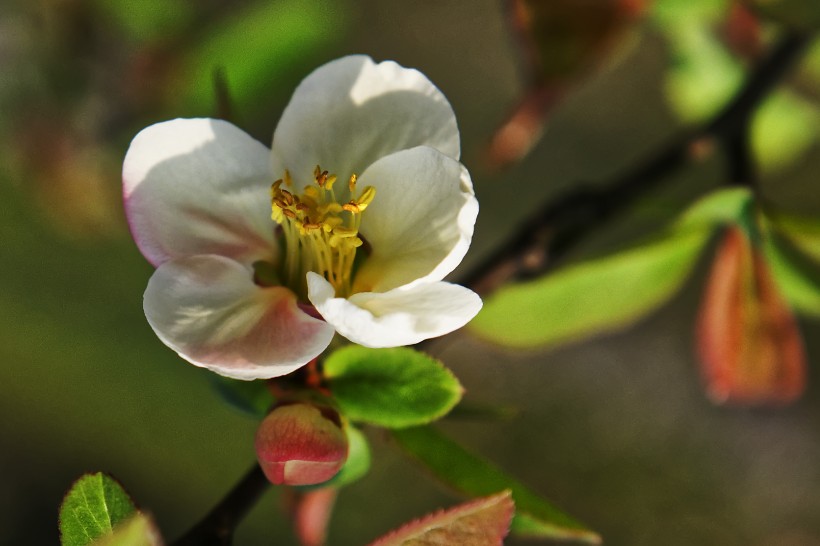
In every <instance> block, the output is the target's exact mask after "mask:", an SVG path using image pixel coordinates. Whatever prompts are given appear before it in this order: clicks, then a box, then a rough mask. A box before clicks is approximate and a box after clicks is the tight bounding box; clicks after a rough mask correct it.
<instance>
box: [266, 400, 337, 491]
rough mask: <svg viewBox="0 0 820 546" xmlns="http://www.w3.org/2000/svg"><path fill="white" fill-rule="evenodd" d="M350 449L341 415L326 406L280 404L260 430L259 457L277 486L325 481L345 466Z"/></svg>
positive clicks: (267, 473) (299, 403) (267, 474)
mask: <svg viewBox="0 0 820 546" xmlns="http://www.w3.org/2000/svg"><path fill="white" fill-rule="evenodd" d="M347 450H348V445H347V435H346V434H345V432H344V430H343V429H342V425H341V420H340V418H339V414H338V413H337V412H336V411H335V410H333V409H332V408H329V407H326V406H315V405H312V404H309V403H303V402H298V403H292V404H287V405H281V406H278V407H277V408H275V409H274V410H273V411H272V412H271V413H270V414H268V416H267V417H265V419H264V420H263V421H262V423H261V424H260V425H259V429H258V430H257V431H256V457H257V459H258V460H259V465H260V466H261V467H262V470H263V471H264V472H265V476H267V478H268V480H270V481H271V483H274V484H276V485H280V484H284V485H312V484H317V483H322V482H325V481H327V480H329V479H330V478H332V477H333V476H335V475H336V473H337V472H339V470H340V469H341V468H342V466H343V465H344V463H345V461H346V460H347Z"/></svg>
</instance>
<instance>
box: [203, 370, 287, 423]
mask: <svg viewBox="0 0 820 546" xmlns="http://www.w3.org/2000/svg"><path fill="white" fill-rule="evenodd" d="M209 375H210V379H211V381H212V382H213V384H214V388H216V390H217V392H218V393H219V394H221V395H222V397H223V398H224V399H225V401H227V402H228V403H229V404H231V405H232V406H234V407H235V408H237V409H239V410H241V411H243V412H245V413H248V414H250V415H252V416H254V417H264V416H266V415H267V414H268V412H269V411H270V409H271V407H272V406H273V403H274V401H275V400H274V398H273V394H271V392H270V390H269V389H268V387H267V386H266V385H265V382H264V381H240V380H238V379H230V378H228V377H222V376H221V375H217V374H209Z"/></svg>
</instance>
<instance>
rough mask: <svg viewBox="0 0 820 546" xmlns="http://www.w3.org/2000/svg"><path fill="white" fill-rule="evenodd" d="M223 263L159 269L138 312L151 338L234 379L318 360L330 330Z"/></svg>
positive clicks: (188, 262) (196, 261)
mask: <svg viewBox="0 0 820 546" xmlns="http://www.w3.org/2000/svg"><path fill="white" fill-rule="evenodd" d="M252 275H253V273H252V272H251V271H250V270H249V269H248V268H246V267H245V266H243V265H242V264H240V263H238V262H235V261H233V260H231V259H229V258H225V257H222V256H215V255H200V256H188V257H184V258H178V259H175V260H171V261H168V262H165V263H164V264H162V265H160V266H159V268H158V269H157V270H156V271H155V272H154V275H153V276H152V277H151V280H150V281H149V282H148V288H147V289H146V290H145V298H144V301H143V307H144V309H145V316H146V317H147V318H148V322H149V323H150V324H151V327H152V328H153V329H154V332H156V334H157V336H159V338H160V339H161V340H162V341H163V343H165V344H166V345H168V346H169V347H171V348H172V349H174V350H175V351H176V352H177V353H179V355H180V356H181V357H182V358H184V359H185V360H187V361H189V362H191V363H192V364H194V365H196V366H201V367H204V368H209V369H210V370H212V371H214V372H216V373H218V374H220V375H224V376H226V377H233V378H235V379H248V380H249V379H262V378H270V377H278V376H280V375H285V374H288V373H290V372H292V371H293V370H295V369H297V368H299V367H300V366H303V365H304V364H306V363H307V362H308V361H310V360H311V359H313V358H315V357H316V356H318V355H319V353H321V352H322V351H323V350H324V349H325V348H326V347H327V346H328V344H329V343H330V340H331V338H332V337H333V327H332V326H330V325H329V324H327V323H326V322H324V321H322V320H319V319H316V318H313V317H311V316H309V315H307V314H305V313H304V312H303V311H301V310H300V309H299V307H298V305H297V303H296V296H295V295H294V294H293V292H291V291H290V290H288V289H287V288H284V287H269V288H262V287H259V286H257V285H256V284H254V283H253V280H252Z"/></svg>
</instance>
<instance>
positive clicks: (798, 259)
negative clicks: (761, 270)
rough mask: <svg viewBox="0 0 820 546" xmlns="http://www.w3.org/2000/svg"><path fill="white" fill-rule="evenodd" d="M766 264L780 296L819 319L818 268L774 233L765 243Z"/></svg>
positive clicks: (818, 266) (796, 307)
mask: <svg viewBox="0 0 820 546" xmlns="http://www.w3.org/2000/svg"><path fill="white" fill-rule="evenodd" d="M763 249H764V252H765V254H766V261H767V262H768V263H769V265H770V266H771V268H772V274H773V275H774V278H775V281H776V282H777V285H778V287H779V288H780V290H782V291H783V295H784V296H785V297H786V299H787V300H788V302H789V303H790V304H791V306H792V307H793V308H794V309H795V310H796V311H798V312H800V313H804V314H807V315H813V316H815V317H820V265H818V264H817V263H816V262H814V261H812V260H811V259H810V258H808V257H806V256H804V255H803V254H802V253H800V252H799V251H798V250H796V249H795V248H794V247H793V246H792V245H791V244H789V243H788V242H787V241H785V240H783V239H781V237H780V236H778V235H777V234H772V236H771V237H768V238H767V239H766V241H765V243H764V247H763Z"/></svg>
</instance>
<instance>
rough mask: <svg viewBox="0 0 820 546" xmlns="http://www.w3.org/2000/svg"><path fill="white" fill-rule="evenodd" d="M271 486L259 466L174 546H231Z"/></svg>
mask: <svg viewBox="0 0 820 546" xmlns="http://www.w3.org/2000/svg"><path fill="white" fill-rule="evenodd" d="M269 485H270V482H268V479H267V478H266V477H265V474H264V473H263V472H262V469H261V468H259V465H254V466H253V468H252V469H251V470H250V471H249V472H248V473H247V474H245V477H243V478H242V480H241V481H240V482H239V483H238V484H236V486H235V487H234V488H233V489H231V491H230V492H229V493H228V494H227V495H226V496H225V498H223V499H222V500H221V501H220V502H219V504H217V505H216V506H214V508H213V509H212V510H211V511H210V512H209V513H208V515H207V516H205V518H204V519H203V520H202V521H200V522H199V523H197V524H196V525H195V526H194V527H193V528H191V529H190V530H189V531H188V532H187V533H185V534H184V535H183V536H182V537H180V538H179V539H178V540H177V541H176V542H174V543H173V545H172V546H229V545H230V544H232V543H233V533H234V530H235V529H236V526H237V525H239V522H240V521H242V519H243V518H244V517H245V516H246V515H247V513H248V512H249V511H250V510H251V508H253V507H254V505H255V504H256V502H257V501H258V500H259V497H261V496H262V493H264V492H265V491H266V490H267V488H268V486H269Z"/></svg>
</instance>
